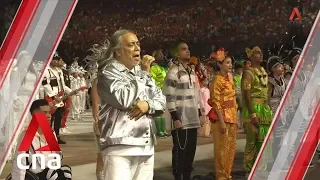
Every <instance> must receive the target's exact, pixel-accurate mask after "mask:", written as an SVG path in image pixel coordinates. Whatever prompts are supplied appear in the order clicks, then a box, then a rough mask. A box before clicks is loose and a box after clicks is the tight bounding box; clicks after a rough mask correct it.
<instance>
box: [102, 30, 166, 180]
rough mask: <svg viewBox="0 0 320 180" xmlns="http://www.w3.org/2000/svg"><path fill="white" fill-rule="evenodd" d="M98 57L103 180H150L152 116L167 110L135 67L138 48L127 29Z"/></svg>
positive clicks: (142, 68)
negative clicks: (103, 164)
mask: <svg viewBox="0 0 320 180" xmlns="http://www.w3.org/2000/svg"><path fill="white" fill-rule="evenodd" d="M104 49H105V52H102V53H101V54H102V55H101V58H98V63H99V72H98V84H97V87H98V94H99V97H100V99H101V111H100V113H99V128H100V132H101V135H100V144H101V150H102V153H103V155H104V163H105V166H104V168H105V179H108V180H152V179H153V167H154V145H155V142H156V138H155V135H154V133H155V131H154V129H153V127H154V125H153V124H154V123H153V118H152V116H158V115H160V114H162V113H163V112H164V110H165V104H166V101H165V97H164V96H163V94H162V92H161V90H160V89H159V88H157V86H156V85H155V83H154V81H153V80H152V77H151V75H150V74H149V72H148V71H149V69H150V63H151V61H152V60H153V59H152V57H151V56H148V57H147V58H149V59H148V61H147V62H150V63H146V64H144V65H141V66H140V65H139V64H140V61H141V58H140V44H139V40H138V38H137V36H136V35H135V34H134V33H133V32H131V31H128V30H118V31H116V32H115V33H114V34H113V35H112V37H111V38H110V41H109V43H107V47H106V48H104Z"/></svg>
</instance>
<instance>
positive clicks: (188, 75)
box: [163, 43, 200, 180]
mask: <svg viewBox="0 0 320 180" xmlns="http://www.w3.org/2000/svg"><path fill="white" fill-rule="evenodd" d="M174 53H175V56H176V57H177V59H178V62H179V63H178V64H177V65H173V67H172V68H171V69H170V70H169V72H168V74H167V76H166V79H165V84H164V87H163V93H164V94H165V96H166V99H167V108H168V110H169V112H170V114H171V118H172V125H173V128H172V129H173V130H172V132H171V134H172V138H173V151H172V166H173V175H174V178H175V180H181V178H182V177H183V179H184V180H189V179H190V178H191V171H192V164H193V159H194V155H195V152H196V146H197V129H198V128H199V127H200V120H199V114H198V104H199V100H198V92H199V91H198V86H197V84H196V83H197V81H196V75H195V72H194V70H192V69H191V67H189V66H188V63H189V60H190V51H189V48H188V45H187V44H186V43H179V44H178V46H177V47H176V48H175V52H174Z"/></svg>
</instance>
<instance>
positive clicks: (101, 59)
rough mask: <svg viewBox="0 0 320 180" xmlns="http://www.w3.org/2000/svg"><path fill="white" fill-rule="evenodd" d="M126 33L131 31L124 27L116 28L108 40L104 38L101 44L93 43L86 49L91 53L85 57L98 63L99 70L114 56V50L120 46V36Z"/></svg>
mask: <svg viewBox="0 0 320 180" xmlns="http://www.w3.org/2000/svg"><path fill="white" fill-rule="evenodd" d="M128 33H133V32H132V31H130V30H126V29H120V30H117V31H116V32H115V33H114V34H113V35H112V36H111V37H110V40H106V41H105V42H104V43H102V44H101V45H98V44H95V45H93V47H92V48H91V49H89V50H88V51H91V55H89V56H87V57H86V59H87V60H89V61H90V62H94V63H95V64H98V71H101V70H102V69H103V68H104V67H105V66H106V65H107V64H108V62H110V61H111V60H113V59H114V58H115V50H116V49H119V48H120V43H121V40H122V36H123V35H125V34H128Z"/></svg>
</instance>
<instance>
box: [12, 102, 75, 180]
mask: <svg viewBox="0 0 320 180" xmlns="http://www.w3.org/2000/svg"><path fill="white" fill-rule="evenodd" d="M30 113H31V114H32V115H33V114H34V113H45V115H46V117H47V120H48V121H49V122H50V121H51V114H50V106H49V103H48V101H46V100H45V99H39V100H35V101H34V102H33V103H32V105H31V107H30ZM25 132H26V129H24V130H23V131H22V133H21V134H20V137H19V139H18V141H17V142H19V144H20V143H21V141H22V139H23V137H24V135H25ZM46 145H48V144H47V141H46V139H45V137H44V135H43V132H42V130H41V129H40V128H39V129H38V131H37V133H36V135H35V137H34V139H33V141H32V144H31V147H30V149H29V151H27V152H20V151H19V152H17V153H16V154H15V158H14V160H13V162H12V171H11V175H9V177H8V178H7V180H8V179H10V178H11V179H12V180H34V179H33V178H32V177H31V176H36V177H38V178H39V179H41V180H71V178H72V173H71V168H70V167H69V166H65V165H64V166H61V168H60V169H58V170H53V169H49V168H48V167H47V163H48V161H49V160H53V158H52V157H49V156H48V154H52V153H54V152H45V151H40V152H35V149H38V148H41V147H43V146H46ZM22 153H28V154H29V155H32V154H35V153H37V154H38V153H41V154H43V155H44V156H45V162H46V167H45V169H41V166H40V161H39V160H38V161H37V165H36V166H35V167H36V168H35V169H34V168H30V169H28V170H25V169H20V168H19V167H18V162H17V160H18V158H17V157H18V155H20V154H22ZM56 153H58V154H59V155H60V156H61V157H62V153H61V152H56ZM30 157H31V156H29V157H28V158H22V159H21V164H22V165H24V166H29V167H32V166H33V165H32V163H33V160H32V158H30Z"/></svg>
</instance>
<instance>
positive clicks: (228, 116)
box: [210, 57, 238, 180]
mask: <svg viewBox="0 0 320 180" xmlns="http://www.w3.org/2000/svg"><path fill="white" fill-rule="evenodd" d="M216 61H217V64H218V67H219V73H217V75H216V76H215V78H214V80H213V82H212V84H211V86H210V99H211V100H212V104H213V109H214V110H215V112H216V114H217V117H218V118H217V119H216V120H212V133H213V143H214V166H215V173H216V174H215V175H216V179H217V180H229V179H232V176H231V171H232V167H233V161H234V156H235V152H236V140H237V131H238V117H237V109H238V106H237V102H236V91H235V88H234V81H233V77H232V74H231V73H232V60H231V58H230V57H226V58H216Z"/></svg>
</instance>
